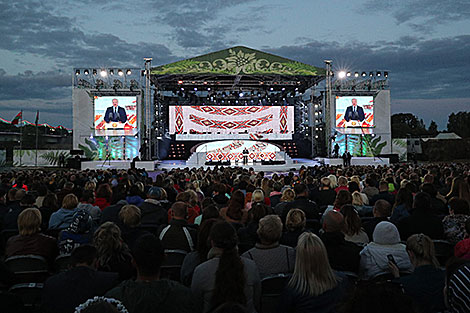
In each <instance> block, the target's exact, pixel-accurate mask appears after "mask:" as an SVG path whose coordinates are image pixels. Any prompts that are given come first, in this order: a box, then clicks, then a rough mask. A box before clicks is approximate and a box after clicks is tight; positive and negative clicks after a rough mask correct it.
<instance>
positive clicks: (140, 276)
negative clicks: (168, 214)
mask: <svg viewBox="0 0 470 313" xmlns="http://www.w3.org/2000/svg"><path fill="white" fill-rule="evenodd" d="M132 257H133V260H134V263H135V265H136V267H137V278H136V279H135V280H132V279H131V280H126V281H124V282H122V283H121V284H119V285H118V286H117V287H115V288H114V289H111V290H110V291H108V292H107V293H106V296H107V297H110V298H113V299H117V300H119V301H121V302H122V303H123V304H124V306H125V307H126V308H127V310H128V311H129V313H151V312H156V311H159V312H169V313H179V312H182V313H185V312H188V313H189V312H194V306H193V299H192V297H191V292H190V290H189V289H188V288H186V287H184V286H183V285H181V284H179V283H177V282H174V281H170V280H166V279H160V266H161V264H162V262H163V258H164V252H163V246H162V244H161V243H160V240H158V238H157V237H155V236H154V235H152V234H146V235H144V236H142V237H140V238H139V239H138V240H137V241H136V242H135V245H134V247H133V249H132Z"/></svg>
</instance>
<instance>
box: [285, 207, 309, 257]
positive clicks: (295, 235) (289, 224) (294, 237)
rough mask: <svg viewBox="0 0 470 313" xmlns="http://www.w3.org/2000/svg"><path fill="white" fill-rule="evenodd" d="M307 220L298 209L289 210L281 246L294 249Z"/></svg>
mask: <svg viewBox="0 0 470 313" xmlns="http://www.w3.org/2000/svg"><path fill="white" fill-rule="evenodd" d="M306 223H307V219H306V218H305V213H304V211H302V210H300V209H291V210H290V211H289V213H287V218H286V231H285V232H284V233H283V234H282V237H281V241H280V242H281V244H283V245H286V246H289V247H292V248H295V247H296V246H297V241H298V240H299V236H300V235H302V234H303V233H304V232H305V231H306V230H305V225H306Z"/></svg>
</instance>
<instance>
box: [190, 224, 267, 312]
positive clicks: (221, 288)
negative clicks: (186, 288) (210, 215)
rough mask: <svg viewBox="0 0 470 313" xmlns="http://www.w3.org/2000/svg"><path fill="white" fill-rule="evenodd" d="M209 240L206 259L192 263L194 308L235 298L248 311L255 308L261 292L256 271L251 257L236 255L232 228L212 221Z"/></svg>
mask: <svg viewBox="0 0 470 313" xmlns="http://www.w3.org/2000/svg"><path fill="white" fill-rule="evenodd" d="M210 240H211V244H212V249H211V250H210V251H209V255H208V261H206V262H204V263H202V264H201V265H199V266H198V267H196V269H195V270H194V275H193V280H192V283H191V290H192V293H193V296H194V299H195V301H196V303H197V306H196V309H200V310H201V311H202V312H204V313H206V312H210V311H211V310H212V309H214V308H217V307H218V306H219V305H221V304H224V303H226V302H235V303H239V304H241V305H243V306H245V307H246V309H247V312H249V313H255V312H257V311H258V310H259V304H260V296H261V280H260V277H259V272H258V269H257V267H256V264H255V263H254V262H253V261H252V260H249V259H247V258H240V256H239V255H238V252H237V233H236V231H235V228H233V226H232V225H230V224H229V223H227V222H225V221H224V222H219V223H216V224H215V225H214V226H212V229H211V233H210Z"/></svg>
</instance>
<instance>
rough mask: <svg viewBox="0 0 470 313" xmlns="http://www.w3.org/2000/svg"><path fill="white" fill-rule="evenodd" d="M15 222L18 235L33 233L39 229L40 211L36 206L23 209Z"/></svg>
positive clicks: (40, 221)
mask: <svg viewBox="0 0 470 313" xmlns="http://www.w3.org/2000/svg"><path fill="white" fill-rule="evenodd" d="M17 222H18V230H19V233H20V235H22V236H28V235H34V234H36V233H38V232H39V231H40V230H41V223H42V216H41V212H40V211H39V210H38V209H36V208H28V209H25V210H23V211H22V212H21V213H20V214H19V215H18V220H17Z"/></svg>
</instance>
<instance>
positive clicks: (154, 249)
mask: <svg viewBox="0 0 470 313" xmlns="http://www.w3.org/2000/svg"><path fill="white" fill-rule="evenodd" d="M132 257H133V258H134V261H135V264H136V265H137V270H138V272H139V275H141V276H155V275H157V274H158V273H159V272H160V266H161V264H162V262H163V258H164V250H163V246H162V244H161V242H160V240H159V239H158V238H157V237H155V236H154V235H152V234H146V235H143V236H141V237H139V239H137V241H136V242H135V244H134V245H133V247H132Z"/></svg>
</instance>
